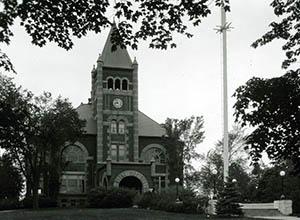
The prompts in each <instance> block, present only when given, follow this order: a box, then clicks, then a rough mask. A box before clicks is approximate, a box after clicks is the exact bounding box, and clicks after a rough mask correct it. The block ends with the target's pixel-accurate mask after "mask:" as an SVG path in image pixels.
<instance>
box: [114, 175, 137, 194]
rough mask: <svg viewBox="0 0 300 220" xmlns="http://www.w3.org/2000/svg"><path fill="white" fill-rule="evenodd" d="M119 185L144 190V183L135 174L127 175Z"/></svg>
mask: <svg viewBox="0 0 300 220" xmlns="http://www.w3.org/2000/svg"><path fill="white" fill-rule="evenodd" d="M119 187H121V188H127V189H133V190H136V191H138V192H142V188H143V184H142V182H141V181H140V180H139V179H138V178H136V177H134V176H127V177H125V178H123V179H122V180H121V182H120V183H119Z"/></svg>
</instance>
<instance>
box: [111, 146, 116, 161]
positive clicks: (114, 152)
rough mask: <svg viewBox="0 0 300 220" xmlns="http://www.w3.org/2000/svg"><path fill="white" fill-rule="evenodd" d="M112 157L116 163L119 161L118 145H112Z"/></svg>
mask: <svg viewBox="0 0 300 220" xmlns="http://www.w3.org/2000/svg"><path fill="white" fill-rule="evenodd" d="M110 156H111V160H114V161H116V160H117V145H115V144H112V145H111V148H110Z"/></svg>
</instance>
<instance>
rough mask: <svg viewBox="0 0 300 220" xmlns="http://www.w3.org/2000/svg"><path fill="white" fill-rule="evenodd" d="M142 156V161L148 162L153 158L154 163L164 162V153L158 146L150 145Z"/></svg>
mask: <svg viewBox="0 0 300 220" xmlns="http://www.w3.org/2000/svg"><path fill="white" fill-rule="evenodd" d="M143 156H144V161H145V162H148V163H149V162H151V161H152V160H153V159H154V161H155V162H156V163H165V162H166V156H165V153H164V152H163V151H162V150H161V149H160V148H156V147H152V148H150V149H149V150H147V151H146V152H145V154H144V155H143Z"/></svg>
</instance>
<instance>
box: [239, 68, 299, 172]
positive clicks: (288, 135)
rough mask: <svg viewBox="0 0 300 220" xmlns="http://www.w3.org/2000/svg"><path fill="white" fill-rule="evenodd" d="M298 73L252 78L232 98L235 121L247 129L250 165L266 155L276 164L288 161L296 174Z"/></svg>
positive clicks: (297, 161) (291, 72) (297, 154)
mask: <svg viewBox="0 0 300 220" xmlns="http://www.w3.org/2000/svg"><path fill="white" fill-rule="evenodd" d="M299 88H300V70H297V71H289V72H288V73H286V74H285V75H283V76H282V77H278V78H271V79H261V78H255V77H254V78H252V79H250V80H249V81H248V82H247V83H246V85H243V86H241V87H239V88H238V89H237V90H236V92H235V93H234V96H235V97H236V99H237V101H236V103H235V105H234V108H235V117H236V121H238V120H239V121H241V122H242V125H243V126H246V125H250V126H252V127H253V128H254V131H253V132H252V133H251V134H250V135H249V137H248V145H247V148H248V149H249V150H250V155H251V156H252V158H253V160H254V161H258V160H259V159H260V158H261V155H262V152H264V151H265V152H267V154H268V156H269V158H271V159H272V160H275V161H277V162H280V161H283V160H291V161H292V162H293V164H294V166H295V171H296V172H297V173H300V160H299V158H300V152H299V147H300V139H299V134H300V130H299V129H300V107H299V106H300V89H299Z"/></svg>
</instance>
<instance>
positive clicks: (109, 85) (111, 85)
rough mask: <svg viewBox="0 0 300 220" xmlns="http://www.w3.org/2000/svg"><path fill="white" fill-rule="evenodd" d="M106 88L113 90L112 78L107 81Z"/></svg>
mask: <svg viewBox="0 0 300 220" xmlns="http://www.w3.org/2000/svg"><path fill="white" fill-rule="evenodd" d="M107 88H108V89H113V88H114V80H113V79H112V78H109V79H108V80H107Z"/></svg>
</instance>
